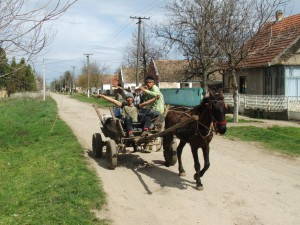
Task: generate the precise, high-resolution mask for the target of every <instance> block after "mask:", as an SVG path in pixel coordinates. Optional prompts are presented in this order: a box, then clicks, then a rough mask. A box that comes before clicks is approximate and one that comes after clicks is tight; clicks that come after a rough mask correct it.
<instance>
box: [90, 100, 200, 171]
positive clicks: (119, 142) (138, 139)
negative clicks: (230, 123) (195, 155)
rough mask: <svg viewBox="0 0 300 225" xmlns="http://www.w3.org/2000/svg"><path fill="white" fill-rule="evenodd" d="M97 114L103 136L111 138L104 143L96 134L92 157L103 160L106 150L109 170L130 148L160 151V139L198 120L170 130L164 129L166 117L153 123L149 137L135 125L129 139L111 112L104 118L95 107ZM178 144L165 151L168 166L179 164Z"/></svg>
mask: <svg viewBox="0 0 300 225" xmlns="http://www.w3.org/2000/svg"><path fill="white" fill-rule="evenodd" d="M93 107H94V108H95V110H96V113H97V115H98V117H99V119H100V122H101V125H102V126H101V127H100V129H101V131H102V133H103V135H104V136H105V137H107V138H109V139H108V140H107V141H103V138H102V134H101V133H94V134H93V137H92V147H93V149H92V150H93V151H92V156H93V157H95V158H101V157H102V156H103V150H104V149H106V154H105V157H106V162H107V167H108V168H109V169H112V170H113V169H115V168H116V167H117V162H118V154H120V153H123V154H124V153H126V152H127V148H128V147H132V148H133V151H134V152H137V151H142V152H151V151H154V150H156V151H158V150H160V149H161V148H162V146H163V145H162V143H161V142H162V141H161V138H160V137H163V136H164V135H165V134H167V133H170V132H172V131H174V130H176V129H178V128H180V127H183V126H185V125H187V124H189V123H191V122H193V121H196V120H198V117H197V116H193V117H191V118H190V119H188V120H186V121H184V122H182V123H178V124H176V125H174V126H173V127H170V128H168V129H165V130H164V129H163V128H164V126H163V123H164V115H163V116H162V117H159V118H157V119H156V121H153V128H152V129H151V130H149V134H148V135H147V136H141V134H142V132H143V131H142V129H141V124H140V123H134V124H133V126H134V127H135V130H134V133H133V134H134V137H131V138H129V137H127V136H126V133H125V132H124V129H123V126H122V121H121V120H119V119H117V118H115V117H114V114H113V113H112V111H111V116H105V115H104V116H102V115H101V113H100V111H99V110H98V108H97V107H96V106H95V105H93ZM176 149H177V144H176V142H175V141H173V143H172V144H171V145H170V147H169V148H168V149H163V155H164V158H165V162H166V164H167V165H170V166H171V165H174V164H175V163H176V162H177V154H176Z"/></svg>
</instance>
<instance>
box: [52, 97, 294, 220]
mask: <svg viewBox="0 0 300 225" xmlns="http://www.w3.org/2000/svg"><path fill="white" fill-rule="evenodd" d="M52 97H53V98H54V99H55V100H56V101H57V104H58V108H59V116H60V117H61V118H62V119H63V120H64V121H66V123H67V124H68V125H69V126H70V127H71V129H72V130H73V132H74V134H75V135H76V136H77V138H78V140H79V142H80V143H81V144H82V146H83V148H84V150H85V156H86V158H87V163H88V164H89V165H90V166H91V167H92V168H93V169H94V170H95V171H96V174H97V176H99V180H101V183H102V185H103V187H104V190H105V192H106V193H107V196H108V205H107V207H106V209H105V210H104V211H101V212H95V213H96V214H97V216H98V217H100V218H107V219H109V220H111V221H112V224H114V225H137V224H143V225H157V224H158V225H170V224H172V225H192V224H203V225H220V224H222V225H235V224H236V225H262V224H263V225H276V224H277V225H282V224H285V225H299V224H300V213H299V212H300V159H299V158H297V159H292V158H290V157H285V156H282V155H279V154H275V153H270V152H268V151H265V150H264V149H263V148H261V147H259V145H258V144H251V143H245V142H238V141H230V140H227V139H225V138H223V137H219V136H215V137H214V138H213V140H212V143H211V154H210V161H211V167H210V168H209V170H208V171H207V172H206V174H205V175H204V177H203V178H202V183H203V185H204V190H203V191H197V190H195V182H194V180H193V175H194V168H193V160H192V155H191V152H190V149H189V147H188V146H187V147H186V149H185V150H184V152H183V163H184V164H183V165H184V166H185V169H186V172H187V176H186V177H184V178H181V177H179V176H178V175H177V174H178V169H177V164H176V165H175V166H172V167H169V168H166V167H165V166H164V165H163V163H164V158H163V153H162V152H152V153H150V154H147V153H133V154H125V155H119V156H118V167H117V168H116V170H108V169H106V163H105V160H104V159H100V160H94V159H92V158H90V157H89V156H88V154H87V151H88V150H90V149H91V145H92V143H91V140H92V134H93V133H96V132H100V128H99V126H100V122H99V119H98V117H97V115H96V112H95V110H94V108H93V107H92V106H91V104H87V103H81V102H78V101H76V100H73V99H70V98H68V97H66V96H61V95H57V94H52ZM101 112H102V113H108V112H105V110H103V109H101ZM200 155H201V154H200ZM201 158H202V157H201Z"/></svg>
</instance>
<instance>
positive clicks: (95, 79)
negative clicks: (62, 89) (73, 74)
mask: <svg viewBox="0 0 300 225" xmlns="http://www.w3.org/2000/svg"><path fill="white" fill-rule="evenodd" d="M89 66H90V68H89V70H90V71H89V74H90V77H89V83H90V87H96V88H100V87H101V86H102V85H103V77H104V75H105V74H107V71H108V69H109V68H108V66H106V65H100V64H97V63H90V65H89ZM81 70H82V74H81V75H80V76H79V78H78V85H79V86H81V87H83V88H87V80H88V76H87V74H88V68H87V65H86V64H85V65H84V66H83V67H82V69H81Z"/></svg>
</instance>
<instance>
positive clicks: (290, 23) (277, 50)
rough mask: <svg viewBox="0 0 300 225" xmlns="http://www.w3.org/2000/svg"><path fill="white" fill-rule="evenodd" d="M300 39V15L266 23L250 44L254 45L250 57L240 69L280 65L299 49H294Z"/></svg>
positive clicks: (242, 63)
mask: <svg viewBox="0 0 300 225" xmlns="http://www.w3.org/2000/svg"><path fill="white" fill-rule="evenodd" d="M299 38H300V14H297V15H293V16H289V17H286V18H283V19H282V20H281V21H279V22H274V21H273V22H268V23H266V24H265V25H264V26H263V27H262V29H261V31H260V32H259V33H257V35H256V36H254V37H253V38H252V39H251V40H250V41H249V42H248V45H249V44H250V43H254V47H253V49H252V50H251V51H250V54H249V57H248V58H247V59H246V60H244V61H243V62H241V63H240V64H239V66H240V67H246V68H253V67H263V66H268V65H274V64H280V63H282V61H283V59H288V58H290V57H291V56H292V55H293V54H294V53H295V51H297V50H298V49H294V48H292V47H293V45H295V44H296V43H297V42H298V41H299Z"/></svg>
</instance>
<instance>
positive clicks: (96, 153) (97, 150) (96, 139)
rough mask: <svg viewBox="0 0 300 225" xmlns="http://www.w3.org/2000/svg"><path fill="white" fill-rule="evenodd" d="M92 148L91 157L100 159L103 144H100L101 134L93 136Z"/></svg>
mask: <svg viewBox="0 0 300 225" xmlns="http://www.w3.org/2000/svg"><path fill="white" fill-rule="evenodd" d="M92 146H93V151H92V153H91V155H92V156H93V157H95V158H101V157H102V152H103V151H102V149H103V142H102V137H101V134H99V133H95V134H93V138H92Z"/></svg>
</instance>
